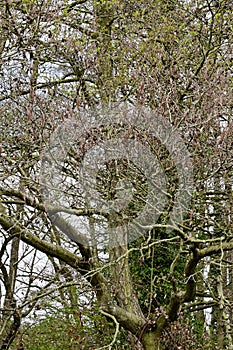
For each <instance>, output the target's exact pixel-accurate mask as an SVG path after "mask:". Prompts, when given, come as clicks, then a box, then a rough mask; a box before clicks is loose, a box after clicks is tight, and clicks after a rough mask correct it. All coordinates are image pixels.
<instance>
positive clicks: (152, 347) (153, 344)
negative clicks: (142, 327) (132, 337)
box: [142, 331, 161, 350]
mask: <svg viewBox="0 0 233 350" xmlns="http://www.w3.org/2000/svg"><path fill="white" fill-rule="evenodd" d="M160 338H161V333H160V332H156V331H151V332H146V333H145V334H144V335H143V337H142V344H143V347H144V350H160Z"/></svg>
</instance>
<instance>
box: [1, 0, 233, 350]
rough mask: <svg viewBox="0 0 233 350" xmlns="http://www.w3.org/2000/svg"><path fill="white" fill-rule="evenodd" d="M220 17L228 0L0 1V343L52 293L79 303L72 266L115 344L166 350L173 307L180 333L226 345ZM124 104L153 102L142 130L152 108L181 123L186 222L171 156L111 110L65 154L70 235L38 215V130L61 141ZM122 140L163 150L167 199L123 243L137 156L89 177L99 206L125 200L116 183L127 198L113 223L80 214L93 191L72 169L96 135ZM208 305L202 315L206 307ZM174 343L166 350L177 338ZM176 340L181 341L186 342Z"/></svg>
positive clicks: (226, 65)
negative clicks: (178, 210)
mask: <svg viewBox="0 0 233 350" xmlns="http://www.w3.org/2000/svg"><path fill="white" fill-rule="evenodd" d="M155 20H156V21H155ZM231 20H232V5H231V4H229V3H228V2H227V1H224V0H223V1H219V2H214V1H204V0H202V1H197V2H195V4H194V3H192V2H188V1H186V2H183V1H159V0H157V1H153V2H150V1H136V2H134V3H132V2H131V3H130V2H127V1H123V2H122V1H121V2H119V1H118V0H115V1H74V2H68V1H59V2H58V3H57V4H55V3H54V2H52V1H51V2H50V1H47V2H46V3H44V2H43V1H39V0H38V1H22V2H20V1H5V2H4V3H3V4H1V31H2V36H1V43H0V49H1V98H0V101H1V102H0V103H1V110H2V113H1V116H0V118H1V119H0V120H1V130H2V133H1V138H0V144H1V148H0V153H1V184H0V195H1V207H0V209H1V216H0V225H1V242H2V248H1V251H0V257H1V264H0V270H1V275H0V276H1V283H2V285H1V289H2V291H1V300H3V303H2V306H1V311H2V317H1V334H2V335H3V337H2V338H3V340H2V343H1V345H0V346H1V349H9V348H10V346H11V344H12V341H13V339H14V338H15V336H16V334H17V332H18V331H19V329H20V324H21V320H22V318H23V317H25V316H27V315H28V314H29V313H30V312H31V311H32V310H33V309H34V307H36V305H37V303H36V302H37V300H43V298H44V296H45V295H46V293H47V292H49V291H50V289H49V288H50V287H51V286H53V287H54V288H55V291H56V292H55V294H56V293H58V294H56V295H59V303H61V304H62V303H63V304H64V303H67V302H68V304H69V307H70V308H71V309H72V310H74V309H75V308H76V307H77V304H78V303H77V288H76V287H75V286H76V282H75V281H74V280H75V278H74V276H75V275H77V276H78V277H79V279H80V281H85V283H84V282H83V283H84V285H82V286H81V288H82V289H83V290H85V288H87V293H88V291H89V290H91V291H92V292H93V293H95V298H96V301H97V304H98V310H99V312H100V313H102V315H103V317H106V318H107V320H108V321H110V320H111V322H112V323H113V324H114V325H115V332H113V333H111V334H113V335H112V340H111V342H112V346H115V347H116V348H117V339H118V338H117V335H118V331H119V329H120V327H121V328H123V329H124V330H125V331H128V332H129V335H128V338H127V341H128V343H129V344H130V346H131V348H139V349H140V348H144V349H146V350H148V349H159V348H160V347H162V348H164V349H165V348H166V346H167V345H166V344H168V340H167V339H164V334H165V333H166V330H167V332H168V330H169V327H175V328H173V329H180V332H181V333H182V330H183V332H184V329H185V327H184V326H182V322H181V321H177V320H178V317H179V315H180V313H182V312H185V313H186V317H188V319H189V324H190V327H189V331H190V332H195V331H197V327H203V329H204V328H205V327H206V329H207V330H209V333H210V334H209V335H208V336H207V340H206V343H209V348H213V346H215V347H216V346H219V347H220V348H221V349H223V348H227V349H231V348H232V327H231V320H232V312H231V308H232V292H231V279H232V269H231V265H232V262H231V257H232V253H231V251H232V249H233V242H232V108H231V93H232V84H231V74H232V73H231V70H232V57H231V56H232V55H231V49H232V31H231ZM123 101H124V102H126V105H127V108H129V106H131V107H130V108H129V109H130V110H134V111H135V110H137V111H138V110H139V111H141V110H144V109H143V108H144V107H143V108H142V109H141V106H146V107H147V110H152V111H153V113H152V116H154V117H153V118H154V119H153V120H151V122H152V123H153V122H154V120H156V117H155V115H158V116H159V118H161V119H159V120H162V121H163V122H164V125H168V124H169V125H172V127H173V129H172V130H176V131H177V130H178V131H179V132H178V134H179V135H181V136H182V138H183V142H184V144H186V147H187V150H188V152H189V154H190V157H191V160H192V169H193V188H192V190H193V193H192V201H191V203H190V205H189V207H188V210H187V211H186V214H185V216H184V217H183V218H182V221H178V222H172V223H171V222H170V221H169V217H170V214H171V212H172V210H173V207H174V206H175V203H174V201H175V199H176V193H177V191H179V185H180V183H179V180H180V179H179V178H178V177H179V176H178V175H179V174H178V170H177V169H178V168H177V167H178V165H177V164H176V163H175V161H174V158H173V159H172V156H174V153H172V151H171V150H169V149H167V147H166V144H164V143H163V142H162V141H161V140H158V138H157V139H156V138H155V137H154V136H153V135H152V136H151V129H150V126H149V125H148V124H146V125H147V126H148V129H145V128H144V130H143V133H141V132H140V130H139V128H137V125H136V126H135V124H133V125H132V127H131V129H130V128H129V127H128V129H127V130H126V129H125V128H124V126H123V127H122V126H121V124H116V123H114V122H112V121H115V120H114V117H113V116H114V112H113V116H112V117H111V118H112V119H110V122H111V125H110V127H109V126H106V125H104V126H103V127H102V128H97V127H96V128H95V127H92V129H91V132H90V133H89V134H88V133H86V134H85V133H84V134H83V135H82V137H81V138H80V140H79V141H80V143H79V144H78V145H77V144H76V147H73V148H69V147H68V152H66V153H65V156H66V158H64V159H62V162H61V165H62V166H63V165H64V166H63V167H61V168H60V172H61V174H62V176H63V179H65V182H64V188H63V190H66V191H67V193H69V197H68V199H69V201H70V202H69V201H68V202H67V203H66V212H67V213H66V214H72V215H75V217H77V218H78V219H77V220H78V223H79V225H80V227H81V223H83V225H85V230H84V231H83V232H82V235H81V234H80V232H78V231H77V230H76V227H75V226H74V225H72V222H69V221H67V220H64V216H61V215H59V211H58V210H56V208H54V207H53V208H49V210H48V208H47V206H46V203H45V202H46V201H45V200H44V199H45V198H43V196H44V197H46V194H45V192H44V191H45V190H46V188H45V189H43V188H42V190H41V181H40V170H41V168H43V162H42V161H41V158H40V154H44V153H43V150H44V149H46V147H47V146H48V142H49V137H50V136H51V135H58V134H56V133H58V132H59V131H56V132H55V134H54V130H61V129H59V128H58V129H57V127H59V126H61V125H73V124H69V123H71V120H73V119H72V118H76V121H77V123H80V120H81V118H84V117H85V116H87V117H86V118H88V117H89V116H90V113H91V112H90V111H91V108H92V110H95V111H97V112H96V113H97V115H98V113H99V112H98V111H99V110H101V109H100V107H99V106H101V105H102V103H105V104H107V105H108V106H113V105H114V103H117V104H119V103H121V102H123ZM133 106H134V107H133ZM135 106H136V107H135ZM133 108H134V109H133ZM110 110H111V108H110ZM85 113H86V114H85ZM100 115H101V112H100ZM115 117H117V114H115ZM103 120H104V121H105V120H106V119H103ZM63 123H66V124H63ZM167 123H168V124H167ZM78 125H79V127H80V128H81V126H82V125H81V123H80V124H78ZM68 130H69V131H70V130H71V129H68ZM129 135H130V136H131V138H132V140H134V141H135V142H136V143H137V144H138V143H141V144H142V145H143V146H144V147H146V148H147V149H148V150H149V151H148V153H147V155H148V157H149V155H150V154H153V155H154V156H156V157H158V159H159V163H160V165H161V167H162V168H163V169H164V172H163V174H164V177H165V180H166V181H167V185H166V200H167V201H166V203H168V204H166V205H165V206H163V210H160V209H158V208H156V207H154V208H153V209H154V211H155V214H157V215H155V216H156V220H155V221H154V222H152V223H149V224H148V225H145V223H144V224H143V228H141V229H142V231H141V230H140V233H141V232H143V233H144V234H143V235H142V236H140V235H136V239H135V241H133V242H132V241H131V242H129V241H127V239H126V238H127V234H132V232H127V234H126V235H125V233H126V231H125V230H124V228H126V227H128V226H127V224H128V222H129V221H130V220H132V219H134V217H135V215H136V214H137V213H140V211H142V210H143V208H144V206H145V203H146V202H145V201H146V198H147V195H148V191H149V189H150V187H149V183H148V182H147V181H146V180H147V179H146V176H145V174H143V172H141V171H140V169H138V168H139V167H137V166H135V165H134V164H133V161H132V157H131V158H130V157H128V159H127V157H124V159H122V160H119V159H117V162H115V161H114V160H113V159H108V162H107V163H106V164H104V167H102V168H103V169H102V172H101V171H99V173H98V174H97V175H98V176H97V178H96V184H97V190H98V193H99V194H100V196H99V198H100V199H101V200H102V201H103V203H106V202H107V203H108V201H112V202H114V201H115V200H116V198H118V199H121V198H123V199H125V198H126V195H125V194H126V192H124V191H126V190H127V188H126V187H124V186H125V183H126V182H127V181H126V180H125V179H127V178H128V182H130V183H131V184H132V185H131V189H132V188H133V189H134V190H135V191H136V193H135V194H133V195H132V193H131V194H130V195H131V197H130V198H131V200H130V202H129V205H128V206H127V208H126V210H125V211H124V210H120V213H119V212H118V211H115V215H112V216H109V215H106V213H103V211H98V210H96V208H90V203H87V201H88V200H89V199H90V202H91V200H92V199H93V198H88V197H87V196H86V197H83V196H82V191H81V189H80V188H79V187H78V184H79V181H80V177H79V173H78V171H77V166H78V167H79V166H80V165H81V164H82V161H83V159H84V156H85V154H86V153H87V154H88V152H90V151H91V150H92V149H93V147H94V146H95V145H96V144H98V140H101V142H107V141H108V140H111V137H113V138H114V137H115V138H116V137H121V138H123V139H127V138H128V136H129ZM71 137H72V133H71ZM60 140H62V136H61V138H60V139H59V141H60ZM63 140H64V139H63ZM68 141H70V140H68ZM53 146H54V148H51V147H50V150H51V149H52V150H56V149H57V148H56V147H57V145H56V142H55V144H54V143H53ZM61 155H63V153H61ZM118 158H119V157H118ZM90 159H91V160H92V159H93V158H90ZM140 159H142V158H140ZM148 159H150V158H148ZM59 160H61V159H60V158H59ZM43 161H44V158H43ZM148 163H149V162H148ZM181 165H182V167H183V169H184V168H185V166H184V162H183V163H182V164H181ZM48 169H49V167H47V168H46V170H48ZM156 170H157V169H156ZM50 174H51V173H50ZM52 180H53V179H52V178H51V183H52V184H53V182H52ZM55 180H56V179H55ZM56 181H57V180H56ZM125 181H126V182H125ZM55 183H56V184H57V182H55ZM73 184H75V185H76V187H75V188H74V187H72V185H73ZM42 185H43V184H42ZM118 185H121V186H122V185H123V190H124V191H123V197H119V195H120V192H117V186H118ZM65 186H66V187H65ZM88 186H89V187H90V189H89V190H90V191H92V190H93V188H91V183H90V182H89V185H88ZM88 186H87V187H88ZM59 191H60V188H59ZM91 193H93V192H91ZM94 193H96V192H94ZM49 196H51V192H50V194H49V195H48V198H49V199H50V202H49V204H51V197H49ZM117 196H118V197H117ZM52 198H54V197H52ZM72 199H73V201H72ZM168 199H169V201H168ZM117 203H118V202H117ZM87 204H89V205H88V206H87ZM158 204H160V203H159V202H158ZM156 211H158V212H156ZM63 212H64V207H63ZM116 214H117V215H116ZM158 214H159V215H158ZM125 216H126V218H125ZM119 222H120V224H121V225H120V226H121V227H122V229H121V231H119V230H118V231H117V227H118V226H119ZM101 225H102V227H103V226H104V225H105V227H107V228H108V229H107V232H111V234H110V235H109V236H108V237H109V239H110V241H111V244H110V247H109V248H107V250H106V251H104V252H103V251H102V252H101V251H100V249H99V248H100V247H99V245H95V243H93V241H91V238H92V237H98V228H99V227H101ZM87 229H88V231H87ZM116 232H118V233H119V236H117V242H116V235H114V233H116ZM83 233H85V234H84V235H83ZM67 236H68V238H67ZM87 237H88V239H87ZM125 237H126V238H125ZM70 238H72V240H73V241H71V240H70ZM90 242H92V243H90ZM105 248H106V247H105ZM29 253H30V254H29ZM41 254H43V259H41ZM31 256H33V257H34V258H33V259H31ZM28 257H30V260H29V261H28V259H29V258H28ZM45 257H46V258H45ZM38 261H40V262H41V263H40V268H39V269H38V264H37V263H38ZM47 269H48V271H49V274H48V276H47V275H46V273H45V272H46V270H47ZM48 277H49V278H48ZM40 279H41V280H42V281H43V285H42V287H38V285H39V282H40ZM23 285H24V286H25V291H24V298H23V300H20V299H21V298H20V296H19V291H20V289H22V286H23ZM56 288H57V289H56ZM63 288H66V289H64V290H65V295H64V293H62V292H61V291H62V290H63ZM52 295H54V294H52ZM209 308H212V309H211V310H212V313H210V312H209V313H207V314H206V310H207V311H208V310H209ZM79 309H80V308H78V310H79ZM203 310H204V311H203ZM204 312H205V314H204ZM191 314H192V315H194V316H192V317H191V316H190V315H191ZM204 315H207V316H208V317H207V316H206V317H204ZM193 320H194V321H193ZM179 322H181V323H179ZM206 322H207V324H205V323H206ZM171 329H172V328H171ZM173 332H174V331H173ZM171 335H172V336H173V334H172V333H170V337H171ZM183 335H184V334H183ZM181 338H182V337H181ZM22 339H23V338H22ZM172 339H173V343H174V347H175V346H176V341H177V342H178V340H177V339H174V338H172ZM182 339H183V338H182ZM22 341H23V340H22ZM103 341H104V339H103ZM182 342H183V343H182ZM177 344H178V343H177ZM182 344H183V345H182ZM178 346H184V347H185V346H186V348H187V346H191V345H187V343H186V345H184V340H182V341H181V344H179V345H177V348H178Z"/></svg>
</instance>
